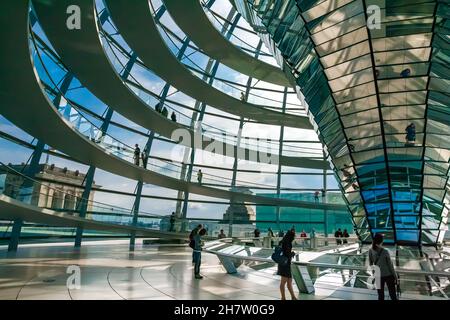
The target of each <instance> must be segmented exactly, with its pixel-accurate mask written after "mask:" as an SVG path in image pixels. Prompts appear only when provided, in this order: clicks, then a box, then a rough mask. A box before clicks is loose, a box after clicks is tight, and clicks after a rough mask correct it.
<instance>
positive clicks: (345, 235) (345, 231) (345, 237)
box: [342, 229, 350, 244]
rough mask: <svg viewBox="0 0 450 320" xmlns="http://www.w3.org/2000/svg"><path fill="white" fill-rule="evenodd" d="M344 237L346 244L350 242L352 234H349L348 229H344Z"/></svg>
mask: <svg viewBox="0 0 450 320" xmlns="http://www.w3.org/2000/svg"><path fill="white" fill-rule="evenodd" d="M342 237H343V238H344V240H343V241H342V242H343V243H344V244H347V243H348V240H347V239H348V238H349V237H350V235H349V234H348V231H347V229H344V232H343V233H342Z"/></svg>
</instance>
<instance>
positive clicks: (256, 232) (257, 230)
mask: <svg viewBox="0 0 450 320" xmlns="http://www.w3.org/2000/svg"><path fill="white" fill-rule="evenodd" d="M253 234H254V235H255V238H259V236H260V234H261V232H260V231H259V229H258V228H256V229H255V231H253Z"/></svg>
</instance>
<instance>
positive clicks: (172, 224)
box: [169, 212, 176, 232]
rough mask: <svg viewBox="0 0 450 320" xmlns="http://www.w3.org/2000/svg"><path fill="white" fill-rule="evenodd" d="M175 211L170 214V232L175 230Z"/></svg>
mask: <svg viewBox="0 0 450 320" xmlns="http://www.w3.org/2000/svg"><path fill="white" fill-rule="evenodd" d="M175 220H176V218H175V212H172V215H171V216H170V230H169V231H170V232H174V231H175Z"/></svg>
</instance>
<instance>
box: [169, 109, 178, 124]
mask: <svg viewBox="0 0 450 320" xmlns="http://www.w3.org/2000/svg"><path fill="white" fill-rule="evenodd" d="M170 119H172V121H173V122H177V115H176V114H175V112H174V111H172V114H171V115H170Z"/></svg>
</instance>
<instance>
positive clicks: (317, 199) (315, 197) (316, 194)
mask: <svg viewBox="0 0 450 320" xmlns="http://www.w3.org/2000/svg"><path fill="white" fill-rule="evenodd" d="M319 193H320V192H319V191H316V192H314V202H315V203H318V202H319Z"/></svg>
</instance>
